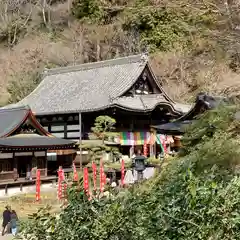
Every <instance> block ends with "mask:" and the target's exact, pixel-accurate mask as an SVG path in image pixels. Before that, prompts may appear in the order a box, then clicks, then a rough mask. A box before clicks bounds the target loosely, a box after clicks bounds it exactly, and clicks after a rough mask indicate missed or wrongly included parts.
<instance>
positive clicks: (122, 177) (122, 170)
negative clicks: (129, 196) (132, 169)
mask: <svg viewBox="0 0 240 240" xmlns="http://www.w3.org/2000/svg"><path fill="white" fill-rule="evenodd" d="M124 174H125V167H124V160H123V159H122V164H121V185H122V186H124Z"/></svg>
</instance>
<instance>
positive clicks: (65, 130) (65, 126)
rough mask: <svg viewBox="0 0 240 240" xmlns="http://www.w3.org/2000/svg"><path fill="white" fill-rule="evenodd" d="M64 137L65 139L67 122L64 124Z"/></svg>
mask: <svg viewBox="0 0 240 240" xmlns="http://www.w3.org/2000/svg"><path fill="white" fill-rule="evenodd" d="M64 138H65V139H67V123H65V124H64Z"/></svg>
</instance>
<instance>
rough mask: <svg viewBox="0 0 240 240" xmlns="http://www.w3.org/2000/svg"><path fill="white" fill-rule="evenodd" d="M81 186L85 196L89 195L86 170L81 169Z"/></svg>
mask: <svg viewBox="0 0 240 240" xmlns="http://www.w3.org/2000/svg"><path fill="white" fill-rule="evenodd" d="M83 184H84V185H83V187H84V190H85V193H86V195H89V183H88V168H84V169H83Z"/></svg>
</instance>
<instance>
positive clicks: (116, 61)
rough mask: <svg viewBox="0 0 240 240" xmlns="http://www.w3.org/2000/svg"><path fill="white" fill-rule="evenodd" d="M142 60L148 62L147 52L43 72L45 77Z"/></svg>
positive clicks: (144, 62)
mask: <svg viewBox="0 0 240 240" xmlns="http://www.w3.org/2000/svg"><path fill="white" fill-rule="evenodd" d="M140 61H142V62H143V64H146V63H147V62H148V55H147V54H138V55H131V56H126V57H120V58H114V59H109V60H104V61H98V62H89V63H82V64H78V65H71V66H66V67H58V68H52V69H45V71H44V73H43V77H46V76H49V75H55V74H62V73H69V72H78V71H86V70H90V69H93V68H94V69H96V68H102V67H109V66H114V65H122V64H129V63H135V62H140Z"/></svg>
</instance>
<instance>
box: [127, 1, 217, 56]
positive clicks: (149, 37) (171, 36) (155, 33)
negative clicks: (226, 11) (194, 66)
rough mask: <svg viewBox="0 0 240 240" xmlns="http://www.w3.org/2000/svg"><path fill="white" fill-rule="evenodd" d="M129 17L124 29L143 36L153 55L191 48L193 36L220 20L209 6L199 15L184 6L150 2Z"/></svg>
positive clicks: (144, 3)
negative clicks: (158, 4) (157, 51)
mask: <svg viewBox="0 0 240 240" xmlns="http://www.w3.org/2000/svg"><path fill="white" fill-rule="evenodd" d="M125 14H126V16H125V21H124V23H123V28H124V29H126V30H133V31H135V32H138V33H140V36H141V40H142V42H143V43H145V44H147V45H148V46H149V47H150V49H151V50H152V51H156V50H161V51H167V50H170V49H172V48H174V47H177V46H181V47H186V46H188V45H189V44H191V41H192V37H193V35H195V34H196V33H197V34H199V33H201V32H202V33H203V31H204V30H205V29H209V27H210V26H215V25H214V24H215V23H216V21H217V17H218V14H217V13H216V12H212V11H210V10H208V6H206V5H205V6H203V8H202V9H201V10H200V9H199V11H196V9H191V8H189V6H186V5H185V4H183V3H181V2H179V3H177V5H174V4H173V3H169V4H167V5H162V6H154V5H152V4H151V3H150V2H149V1H140V3H139V2H138V3H137V5H136V6H135V7H133V8H129V9H127V10H126V12H125ZM219 15H220V14H219Z"/></svg>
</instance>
